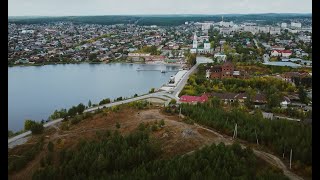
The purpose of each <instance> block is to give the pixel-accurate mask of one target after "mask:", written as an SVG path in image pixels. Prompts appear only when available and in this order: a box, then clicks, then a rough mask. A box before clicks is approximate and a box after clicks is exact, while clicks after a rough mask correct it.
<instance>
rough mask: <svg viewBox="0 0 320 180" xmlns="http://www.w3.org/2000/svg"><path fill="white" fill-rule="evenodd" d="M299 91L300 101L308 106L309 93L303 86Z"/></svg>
mask: <svg viewBox="0 0 320 180" xmlns="http://www.w3.org/2000/svg"><path fill="white" fill-rule="evenodd" d="M298 91H299V92H298V93H299V98H300V101H301V102H302V103H305V104H307V103H308V96H307V92H306V91H305V89H304V88H303V86H299V89H298Z"/></svg>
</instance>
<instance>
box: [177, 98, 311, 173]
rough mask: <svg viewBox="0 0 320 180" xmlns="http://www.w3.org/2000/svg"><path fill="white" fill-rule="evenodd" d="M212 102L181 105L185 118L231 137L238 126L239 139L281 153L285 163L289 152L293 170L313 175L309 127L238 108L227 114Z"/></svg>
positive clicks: (218, 104) (214, 100) (279, 154)
mask: <svg viewBox="0 0 320 180" xmlns="http://www.w3.org/2000/svg"><path fill="white" fill-rule="evenodd" d="M216 101H217V100H216V99H213V100H211V101H209V102H207V103H204V104H197V105H188V104H182V105H181V110H182V113H183V114H184V115H186V116H187V117H189V118H190V119H192V120H193V121H195V122H197V123H199V124H202V125H205V126H208V127H212V128H215V129H218V130H219V131H222V132H223V133H225V134H228V135H230V136H232V135H233V131H234V128H235V124H237V126H238V129H237V131H238V138H239V139H243V140H246V141H248V142H251V143H256V141H257V139H256V138H258V141H259V144H260V145H262V146H264V147H267V148H268V149H270V150H271V151H273V152H275V153H276V154H277V155H278V156H279V157H282V156H283V154H284V156H285V158H286V159H287V160H288V158H289V154H290V149H292V150H293V156H292V160H293V168H294V169H303V171H304V172H305V174H308V175H311V172H312V170H311V169H312V127H311V125H310V124H303V123H297V122H291V121H288V120H266V119H264V118H263V117H262V114H261V113H260V114H259V113H256V114H255V115H250V114H248V113H245V112H243V111H242V110H241V109H237V108H235V109H233V110H231V111H230V112H227V111H225V110H223V109H222V108H221V106H220V103H216Z"/></svg>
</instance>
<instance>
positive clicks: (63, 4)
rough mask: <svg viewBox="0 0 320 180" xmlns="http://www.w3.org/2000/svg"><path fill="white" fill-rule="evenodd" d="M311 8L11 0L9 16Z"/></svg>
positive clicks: (296, 4) (289, 1)
mask: <svg viewBox="0 0 320 180" xmlns="http://www.w3.org/2000/svg"><path fill="white" fill-rule="evenodd" d="M311 12H312V0H268V1H265V0H8V15H9V16H88V15H89V16H90V15H142V14H143V15H148V14H151V15H155V14H256V13H311Z"/></svg>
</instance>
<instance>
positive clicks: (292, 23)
mask: <svg viewBox="0 0 320 180" xmlns="http://www.w3.org/2000/svg"><path fill="white" fill-rule="evenodd" d="M291 27H294V28H301V23H299V22H291Z"/></svg>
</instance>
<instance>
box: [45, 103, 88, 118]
mask: <svg viewBox="0 0 320 180" xmlns="http://www.w3.org/2000/svg"><path fill="white" fill-rule="evenodd" d="M85 109H86V106H85V105H83V104H82V103H80V104H78V105H77V106H72V107H71V108H70V109H69V110H67V109H60V110H55V111H54V112H53V114H52V115H51V116H50V117H49V119H51V120H53V119H58V118H67V117H68V116H69V117H73V116H75V115H77V114H82V113H83V111H84V110H85Z"/></svg>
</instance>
